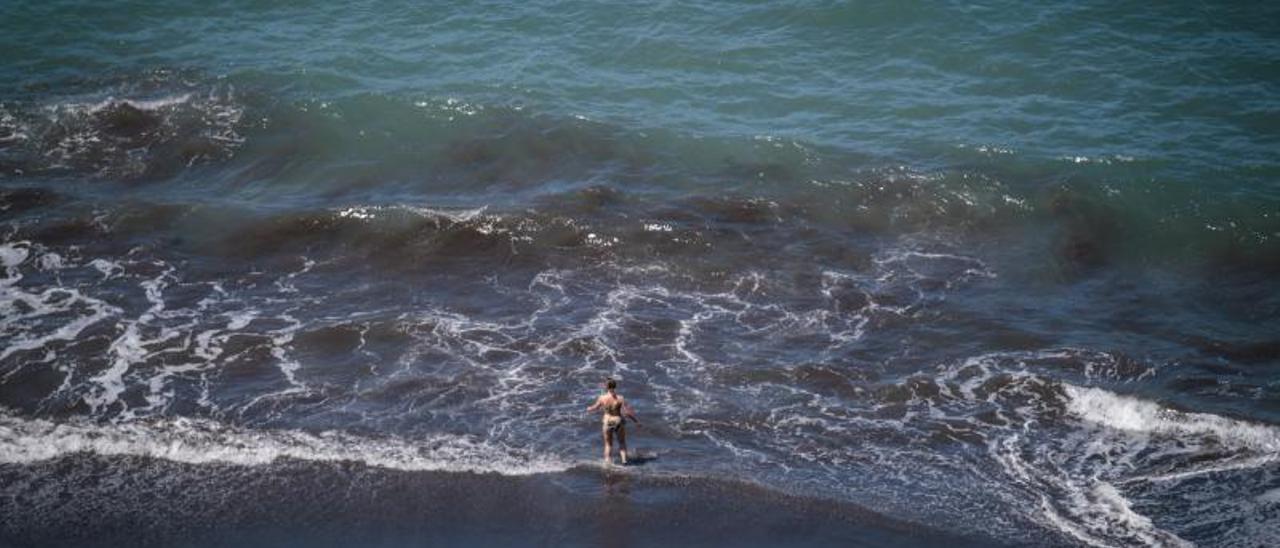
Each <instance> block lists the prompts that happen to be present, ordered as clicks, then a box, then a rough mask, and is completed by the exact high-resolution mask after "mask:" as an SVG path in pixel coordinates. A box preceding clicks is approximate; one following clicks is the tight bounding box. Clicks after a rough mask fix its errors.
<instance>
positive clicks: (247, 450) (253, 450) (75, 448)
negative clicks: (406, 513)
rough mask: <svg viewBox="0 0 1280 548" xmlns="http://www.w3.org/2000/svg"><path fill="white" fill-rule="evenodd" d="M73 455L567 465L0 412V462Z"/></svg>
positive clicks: (474, 447) (375, 443)
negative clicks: (38, 417) (64, 420)
mask: <svg viewBox="0 0 1280 548" xmlns="http://www.w3.org/2000/svg"><path fill="white" fill-rule="evenodd" d="M76 453H93V454H96V455H102V456H135V457H152V458H158V459H164V460H169V461H174V462H181V463H188V464H209V463H222V464H232V465H240V466H261V465H266V464H270V463H272V462H274V461H276V460H277V459H296V460H305V461H317V462H359V463H363V464H365V465H368V466H373V467H378V468H387V469H393V470H405V471H444V472H475V473H496V474H503V475H530V474H544V473H553V472H561V471H565V470H568V469H569V468H570V467H571V464H570V463H566V462H562V461H560V460H558V459H555V458H552V457H549V456H544V455H537V454H533V453H530V452H527V451H523V450H519V449H514V448H510V447H507V446H504V445H502V444H499V443H494V442H489V441H486V440H482V439H477V438H474V437H470V436H460V435H451V434H439V435H435V436H432V437H429V438H426V439H420V440H409V439H401V438H394V437H388V438H381V439H375V438H366V437H359V436H353V435H350V434H346V433H343V432H334V431H329V432H321V433H316V434H312V433H307V432H301V431H297V430H250V429H243V428H236V427H231V426H227V425H224V424H221V423H218V422H214V421H210V420H203V419H189V418H179V419H168V420H150V421H145V422H141V421H139V422H123V423H115V424H94V423H90V422H83V421H69V422H55V421H50V420H45V419H26V418H19V417H16V416H13V415H12V414H10V413H7V412H4V411H0V463H6V464H29V463H36V462H40V461H45V460H50V459H56V458H59V457H63V456H67V455H72V454H76Z"/></svg>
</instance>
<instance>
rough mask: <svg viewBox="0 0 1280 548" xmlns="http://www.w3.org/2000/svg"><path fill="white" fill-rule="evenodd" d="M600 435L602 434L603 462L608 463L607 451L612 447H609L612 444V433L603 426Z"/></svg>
mask: <svg viewBox="0 0 1280 548" xmlns="http://www.w3.org/2000/svg"><path fill="white" fill-rule="evenodd" d="M601 435H603V436H604V462H605V463H606V464H608V463H609V453H612V452H613V447H611V446H612V445H613V443H612V442H613V433H612V432H610V431H609V429H608V428H604V429H602V431H601Z"/></svg>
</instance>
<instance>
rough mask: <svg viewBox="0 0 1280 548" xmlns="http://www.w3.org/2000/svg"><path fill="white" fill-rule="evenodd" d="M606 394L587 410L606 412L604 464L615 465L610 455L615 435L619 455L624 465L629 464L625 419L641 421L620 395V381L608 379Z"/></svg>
mask: <svg viewBox="0 0 1280 548" xmlns="http://www.w3.org/2000/svg"><path fill="white" fill-rule="evenodd" d="M604 387H605V393H604V394H601V395H600V397H598V398H596V402H595V403H594V404H591V407H588V408H587V412H588V413H591V412H594V411H595V410H597V409H602V410H604V417H603V419H602V422H601V430H602V432H601V434H603V436H604V462H605V464H611V463H613V459H612V458H610V456H609V454H610V453H612V452H613V435H614V434H615V433H616V434H617V435H618V454H619V455H621V456H622V464H626V463H627V429H626V423H625V422H624V417H626V418H630V419H631V421H632V422H634V423H636V424H640V419H637V418H636V412H635V410H634V409H632V408H631V406H630V405H628V404H627V401H626V400H624V399H622V396H619V395H618V381H615V380H613V379H607V380H605V383H604Z"/></svg>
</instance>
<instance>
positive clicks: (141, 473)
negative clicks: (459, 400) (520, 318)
mask: <svg viewBox="0 0 1280 548" xmlns="http://www.w3.org/2000/svg"><path fill="white" fill-rule="evenodd" d="M0 486H2V487H0V544H3V545H6V546H15V547H18V546H186V547H213V546H227V547H230V546H235V547H245V546H387V547H391V546H433V545H434V546H610V547H625V546H670V545H678V546H688V545H722V546H779V545H788V546H944V545H945V546H949V547H956V546H991V545H992V544H993V543H992V542H991V541H989V540H987V539H973V538H956V537H952V536H944V535H943V534H942V533H939V532H937V531H934V530H931V529H928V528H926V527H923V526H920V525H917V524H911V523H906V522H901V521H896V520H891V519H888V518H885V517H883V516H880V515H878V514H876V513H874V512H871V511H868V510H866V509H863V508H860V507H858V506H855V505H852V504H847V503H838V502H832V501H827V500H819V499H810V498H802V497H795V496H787V495H781V494H779V493H776V492H772V491H769V490H766V489H762V488H758V487H754V486H749V485H744V484H736V483H732V482H717V481H709V480H705V479H684V478H654V477H641V476H639V475H636V474H633V473H628V472H626V471H620V470H612V471H609V470H600V469H594V468H580V469H575V470H573V471H570V472H566V473H561V474H544V475H534V476H521V477H511V476H501V475H497V474H472V473H446V472H400V471H389V470H383V469H374V468H369V467H365V466H360V465H355V464H346V463H339V464H316V463H311V462H301V461H284V460H282V461H277V462H276V463H273V464H271V465H266V466H257V467H244V466H230V465H198V466H193V465H186V464H179V463H173V462H169V461H163V460H157V459H151V458H138V457H110V458H105V457H98V456H95V455H89V454H79V455H74V456H70V457H66V458H62V459H57V460H54V461H49V462H44V463H40V464H36V465H31V466H15V465H4V466H0Z"/></svg>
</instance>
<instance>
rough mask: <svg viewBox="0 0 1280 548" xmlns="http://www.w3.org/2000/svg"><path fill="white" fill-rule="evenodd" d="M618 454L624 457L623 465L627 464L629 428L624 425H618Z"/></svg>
mask: <svg viewBox="0 0 1280 548" xmlns="http://www.w3.org/2000/svg"><path fill="white" fill-rule="evenodd" d="M624 420H625V419H624ZM618 453H620V454H621V455H622V464H626V463H627V427H626V426H624V425H618Z"/></svg>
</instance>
